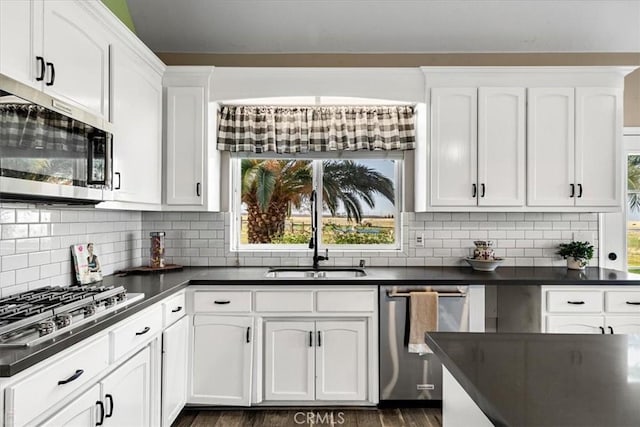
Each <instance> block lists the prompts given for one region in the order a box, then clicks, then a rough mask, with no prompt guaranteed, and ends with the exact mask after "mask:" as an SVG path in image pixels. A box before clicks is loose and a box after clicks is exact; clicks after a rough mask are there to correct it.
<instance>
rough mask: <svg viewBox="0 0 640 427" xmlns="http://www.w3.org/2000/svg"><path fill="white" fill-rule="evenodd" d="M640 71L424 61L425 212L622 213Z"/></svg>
mask: <svg viewBox="0 0 640 427" xmlns="http://www.w3.org/2000/svg"><path fill="white" fill-rule="evenodd" d="M633 70H634V68H632V67H422V71H423V73H424V76H425V100H426V106H427V108H428V113H427V115H426V117H421V116H420V115H419V116H418V119H419V120H421V121H419V124H420V123H423V125H422V126H423V127H422V128H421V127H420V126H418V130H419V132H418V144H417V146H416V151H415V159H416V160H415V181H414V182H415V185H414V203H415V211H416V212H420V211H445V212H456V211H457V212H460V211H467V212H470V211H487V212H526V211H533V212H571V211H574V212H616V211H620V210H621V209H622V207H623V206H622V196H623V194H622V188H623V176H622V175H623V164H622V162H623V157H622V151H621V150H622V142H621V140H622V126H623V123H622V118H623V109H622V96H623V87H624V77H625V76H626V75H627V74H629V73H630V72H632V71H633ZM417 111H418V112H419V111H421V110H420V108H418V109H417ZM422 120H424V122H422ZM424 125H426V129H427V131H426V132H425V131H424ZM421 129H422V130H421ZM421 135H425V137H424V138H422V137H421Z"/></svg>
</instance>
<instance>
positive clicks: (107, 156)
mask: <svg viewBox="0 0 640 427" xmlns="http://www.w3.org/2000/svg"><path fill="white" fill-rule="evenodd" d="M110 138H111V135H109V134H106V135H105V138H104V139H102V138H101V139H100V140H99V141H96V139H95V138H91V139H89V147H88V148H89V158H88V168H87V184H96V185H107V176H108V174H109V173H110V168H111V144H110V143H109V142H110ZM97 144H101V145H102V147H101V149H100V153H101V154H100V155H99V156H98V157H96V145H97ZM97 159H99V160H102V173H101V179H93V178H92V176H91V175H92V171H93V164H94V162H95V161H96V160H97ZM118 185H119V183H118Z"/></svg>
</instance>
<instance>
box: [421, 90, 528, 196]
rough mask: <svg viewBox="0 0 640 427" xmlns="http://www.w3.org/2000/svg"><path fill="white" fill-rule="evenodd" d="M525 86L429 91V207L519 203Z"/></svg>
mask: <svg viewBox="0 0 640 427" xmlns="http://www.w3.org/2000/svg"><path fill="white" fill-rule="evenodd" d="M524 130H525V90H524V88H502V87H495V88H494V87H486V88H485V87H482V88H479V89H477V88H473V87H471V88H440V87H438V88H433V89H432V90H431V179H430V181H431V205H432V206H523V205H524V199H525V184H524V176H525V173H524V170H525V131H524Z"/></svg>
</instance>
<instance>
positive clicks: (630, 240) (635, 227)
mask: <svg viewBox="0 0 640 427" xmlns="http://www.w3.org/2000/svg"><path fill="white" fill-rule="evenodd" d="M627 265H628V270H629V271H630V272H632V273H640V222H638V221H629V223H628V224H627Z"/></svg>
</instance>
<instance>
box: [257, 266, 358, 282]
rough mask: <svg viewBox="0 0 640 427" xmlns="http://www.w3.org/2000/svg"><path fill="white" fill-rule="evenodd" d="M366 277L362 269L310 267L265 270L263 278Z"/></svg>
mask: <svg viewBox="0 0 640 427" xmlns="http://www.w3.org/2000/svg"><path fill="white" fill-rule="evenodd" d="M366 275H367V273H366V272H365V271H364V269H363V268H357V267H322V268H319V269H313V268H310V267H275V268H270V269H269V270H267V272H266V273H265V274H264V277H267V278H271V279H276V278H277V279H281V278H292V279H348V278H353V277H364V276H366Z"/></svg>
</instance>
